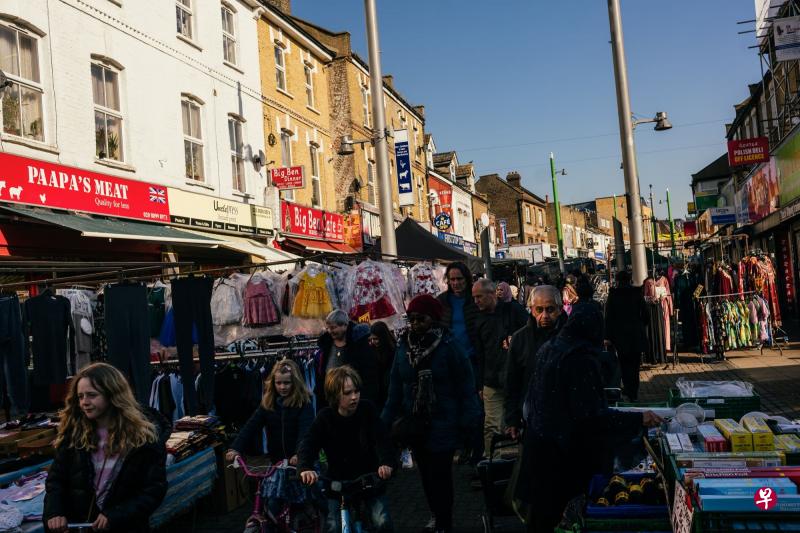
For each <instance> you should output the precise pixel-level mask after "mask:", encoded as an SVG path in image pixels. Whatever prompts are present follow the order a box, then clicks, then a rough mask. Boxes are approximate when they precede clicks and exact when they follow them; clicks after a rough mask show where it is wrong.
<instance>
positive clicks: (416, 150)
mask: <svg viewBox="0 0 800 533" xmlns="http://www.w3.org/2000/svg"><path fill="white" fill-rule="evenodd" d="M421 151H422V149H421V147H420V145H419V128H417V126H416V124H415V125H414V161H419V154H420V152H421Z"/></svg>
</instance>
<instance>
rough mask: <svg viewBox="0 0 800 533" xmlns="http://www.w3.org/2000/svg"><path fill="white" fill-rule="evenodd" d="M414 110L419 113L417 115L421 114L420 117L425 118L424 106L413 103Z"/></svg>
mask: <svg viewBox="0 0 800 533" xmlns="http://www.w3.org/2000/svg"><path fill="white" fill-rule="evenodd" d="M414 111H416V112H417V113H419V116H421V117H422V118H425V106H424V105H415V106H414Z"/></svg>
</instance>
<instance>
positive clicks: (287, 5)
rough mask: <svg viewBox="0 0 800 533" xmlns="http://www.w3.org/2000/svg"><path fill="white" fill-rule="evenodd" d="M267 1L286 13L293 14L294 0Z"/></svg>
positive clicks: (266, 0)
mask: <svg viewBox="0 0 800 533" xmlns="http://www.w3.org/2000/svg"><path fill="white" fill-rule="evenodd" d="M265 3H266V4H267V5H269V6H271V7H274V8H275V9H277V10H278V11H280V12H281V13H283V14H284V15H291V14H292V0H265Z"/></svg>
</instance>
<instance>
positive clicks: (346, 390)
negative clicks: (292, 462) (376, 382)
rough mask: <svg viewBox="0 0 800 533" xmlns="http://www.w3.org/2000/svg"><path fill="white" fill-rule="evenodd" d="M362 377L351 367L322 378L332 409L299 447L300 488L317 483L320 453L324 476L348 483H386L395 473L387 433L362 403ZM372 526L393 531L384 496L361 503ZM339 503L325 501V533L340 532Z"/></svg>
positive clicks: (368, 404)
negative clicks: (373, 476)
mask: <svg viewBox="0 0 800 533" xmlns="http://www.w3.org/2000/svg"><path fill="white" fill-rule="evenodd" d="M360 388H361V378H360V377H359V375H358V373H357V372H356V371H355V370H353V368H351V367H349V366H346V365H345V366H340V367H337V368H334V369H332V370H330V371H329V372H328V374H327V375H326V377H325V397H326V398H327V400H328V403H329V404H330V407H326V408H324V409H322V410H321V411H320V412H319V414H317V417H316V419H314V422H313V423H312V424H311V429H310V430H309V432H308V434H307V435H306V437H305V438H304V439H303V441H302V442H301V443H300V450H299V453H298V457H299V461H298V465H297V470H298V471H299V472H300V477H301V479H302V480H303V483H306V484H307V485H313V484H314V483H316V482H317V480H318V479H319V476H318V474H317V472H316V471H315V469H314V463H315V462H316V461H317V458H318V457H319V452H320V450H324V451H325V456H326V457H327V460H328V470H327V472H326V477H327V478H329V479H332V480H336V481H347V480H353V479H356V478H357V477H359V476H362V475H364V474H369V473H377V475H378V477H379V478H380V479H382V480H387V479H389V478H390V477H391V475H392V470H393V469H394V468H395V450H394V448H393V446H392V443H391V441H390V439H389V435H388V432H387V431H386V428H385V427H384V426H383V424H382V422H381V421H380V418H379V417H378V414H379V413H378V410H377V408H376V407H375V405H374V404H373V403H372V402H370V401H369V400H363V401H361V393H360ZM364 504H365V507H366V509H367V513H368V515H369V517H370V521H371V523H372V528H371V529H370V531H371V532H372V533H384V532H392V531H394V528H393V527H392V521H391V518H390V517H389V507H388V505H387V503H386V497H385V494H384V493H382V492H379V493H378V494H376V495H373V496H370V497H367V498H366V499H365V501H364ZM339 506H340V500H339V499H332V498H328V516H327V519H326V521H325V529H324V531H325V532H326V533H338V532H340V531H341V530H342V524H341V516H340V514H339Z"/></svg>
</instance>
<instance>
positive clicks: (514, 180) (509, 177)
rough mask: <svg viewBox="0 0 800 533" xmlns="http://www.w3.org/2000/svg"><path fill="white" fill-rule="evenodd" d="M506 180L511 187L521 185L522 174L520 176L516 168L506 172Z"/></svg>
mask: <svg viewBox="0 0 800 533" xmlns="http://www.w3.org/2000/svg"><path fill="white" fill-rule="evenodd" d="M506 181H507V182H508V184H509V185H511V186H513V187H521V186H522V185H521V182H522V176H520V175H519V172H517V171H516V170H515V171H513V172H509V173H508V174H506Z"/></svg>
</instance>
